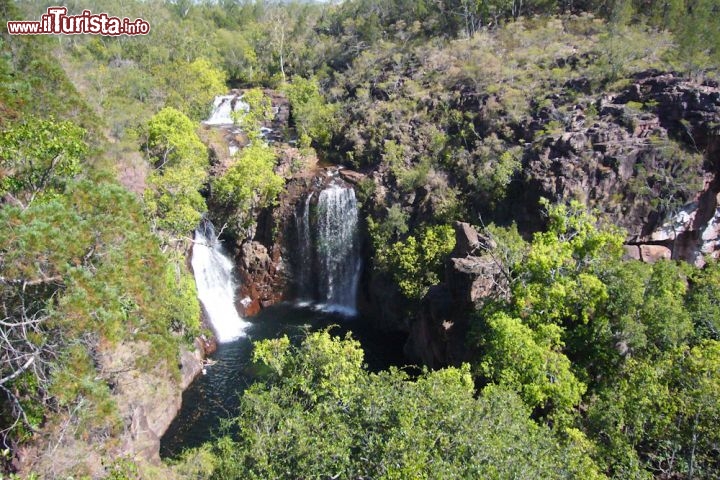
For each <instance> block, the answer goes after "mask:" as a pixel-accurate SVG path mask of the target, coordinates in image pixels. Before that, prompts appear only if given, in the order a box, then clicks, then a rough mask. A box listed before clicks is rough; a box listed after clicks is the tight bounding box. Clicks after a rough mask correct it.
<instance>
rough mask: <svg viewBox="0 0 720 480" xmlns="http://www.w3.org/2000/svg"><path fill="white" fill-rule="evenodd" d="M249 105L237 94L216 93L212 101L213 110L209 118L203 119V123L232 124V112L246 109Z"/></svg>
mask: <svg viewBox="0 0 720 480" xmlns="http://www.w3.org/2000/svg"><path fill="white" fill-rule="evenodd" d="M249 109H250V107H249V106H248V104H247V103H245V102H244V101H243V100H242V96H239V95H218V96H217V97H215V100H214V101H213V110H212V113H211V114H210V118H208V119H207V120H205V121H204V122H203V123H204V124H205V125H232V124H234V123H235V122H234V121H233V118H232V112H237V111H239V110H244V111H246V112H247V111H248V110H249Z"/></svg>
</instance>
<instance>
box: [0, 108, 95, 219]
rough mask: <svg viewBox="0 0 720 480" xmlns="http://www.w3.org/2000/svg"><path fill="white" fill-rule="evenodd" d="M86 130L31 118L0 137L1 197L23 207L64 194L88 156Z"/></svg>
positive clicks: (73, 125) (62, 123)
mask: <svg viewBox="0 0 720 480" xmlns="http://www.w3.org/2000/svg"><path fill="white" fill-rule="evenodd" d="M84 140H85V130H84V129H82V128H80V127H78V126H77V125H75V124H73V123H71V122H67V121H56V120H53V119H48V120H43V119H36V118H32V117H31V118H28V119H26V120H25V121H24V122H22V123H20V124H17V125H13V126H11V127H10V128H8V129H7V130H5V131H3V132H2V133H0V168H1V169H2V175H1V176H0V195H10V196H11V198H13V199H15V201H17V202H19V203H20V204H21V205H23V206H27V205H28V204H30V203H31V202H32V201H33V200H35V199H36V198H37V197H38V196H48V195H52V194H57V193H59V192H61V191H62V190H63V188H64V186H65V184H66V183H67V182H68V181H69V180H71V179H72V178H73V177H74V176H76V175H77V174H78V173H80V171H81V162H82V160H83V159H84V158H85V157H86V155H87V153H88V150H89V148H88V145H87V144H86V143H85V141H84Z"/></svg>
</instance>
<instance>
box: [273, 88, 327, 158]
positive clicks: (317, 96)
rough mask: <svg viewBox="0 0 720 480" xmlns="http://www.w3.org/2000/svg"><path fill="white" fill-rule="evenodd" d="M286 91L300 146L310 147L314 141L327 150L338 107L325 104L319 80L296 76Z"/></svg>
mask: <svg viewBox="0 0 720 480" xmlns="http://www.w3.org/2000/svg"><path fill="white" fill-rule="evenodd" d="M284 90H285V92H286V93H287V96H288V100H290V105H291V107H292V116H293V119H294V121H295V127H296V128H297V129H298V138H299V142H300V145H304V146H310V142H311V141H314V142H315V144H316V145H317V146H319V147H323V148H327V147H328V146H329V144H330V140H331V136H332V130H331V126H332V125H333V122H334V115H335V108H336V107H335V106H334V105H332V104H328V103H326V102H325V99H324V98H323V96H322V94H321V93H320V85H319V84H318V81H317V79H316V78H310V79H305V78H302V77H298V76H296V77H294V78H293V79H292V82H290V83H288V84H285V89H284Z"/></svg>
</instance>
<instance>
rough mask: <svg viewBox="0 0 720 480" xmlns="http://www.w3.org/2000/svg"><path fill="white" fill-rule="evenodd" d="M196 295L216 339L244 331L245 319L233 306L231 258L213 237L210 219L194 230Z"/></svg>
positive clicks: (193, 252) (238, 334) (226, 339)
mask: <svg viewBox="0 0 720 480" xmlns="http://www.w3.org/2000/svg"><path fill="white" fill-rule="evenodd" d="M192 267H193V272H194V273H195V283H196V285H197V291H198V298H199V299H200V301H201V302H202V304H203V306H204V307H205V311H206V312H207V315H208V318H209V320H210V323H211V324H212V327H213V330H215V335H216V336H217V340H218V342H229V341H232V340H235V339H237V338H239V337H242V336H243V335H244V333H243V331H244V330H245V327H246V326H247V325H248V323H246V322H244V321H243V320H242V318H240V315H238V312H237V309H236V308H235V282H234V280H233V275H232V269H233V262H232V260H231V259H230V258H229V257H228V256H227V254H226V253H225V252H224V250H223V248H222V245H221V244H220V242H219V241H218V240H217V239H216V238H215V229H214V228H213V225H212V223H210V222H207V221H206V222H203V224H202V225H201V226H200V227H199V228H198V229H197V230H196V231H195V243H194V245H193V251H192Z"/></svg>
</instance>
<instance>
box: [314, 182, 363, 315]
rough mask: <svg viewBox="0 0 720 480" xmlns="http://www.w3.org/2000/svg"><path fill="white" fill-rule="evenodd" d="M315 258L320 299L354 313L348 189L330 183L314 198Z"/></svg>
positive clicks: (355, 273)
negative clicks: (315, 204)
mask: <svg viewBox="0 0 720 480" xmlns="http://www.w3.org/2000/svg"><path fill="white" fill-rule="evenodd" d="M317 259H318V263H319V266H320V268H319V272H318V273H319V285H318V286H319V292H320V301H321V302H322V303H324V304H325V306H326V307H327V308H328V309H331V310H336V311H341V312H344V313H348V314H351V315H354V314H355V313H356V309H355V300H356V296H357V285H358V280H359V276H360V242H359V238H358V205H357V201H356V200H355V191H354V190H353V189H352V188H348V187H342V186H339V185H332V186H330V187H328V188H326V189H325V190H323V191H322V192H320V196H319V197H318V205H317Z"/></svg>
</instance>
